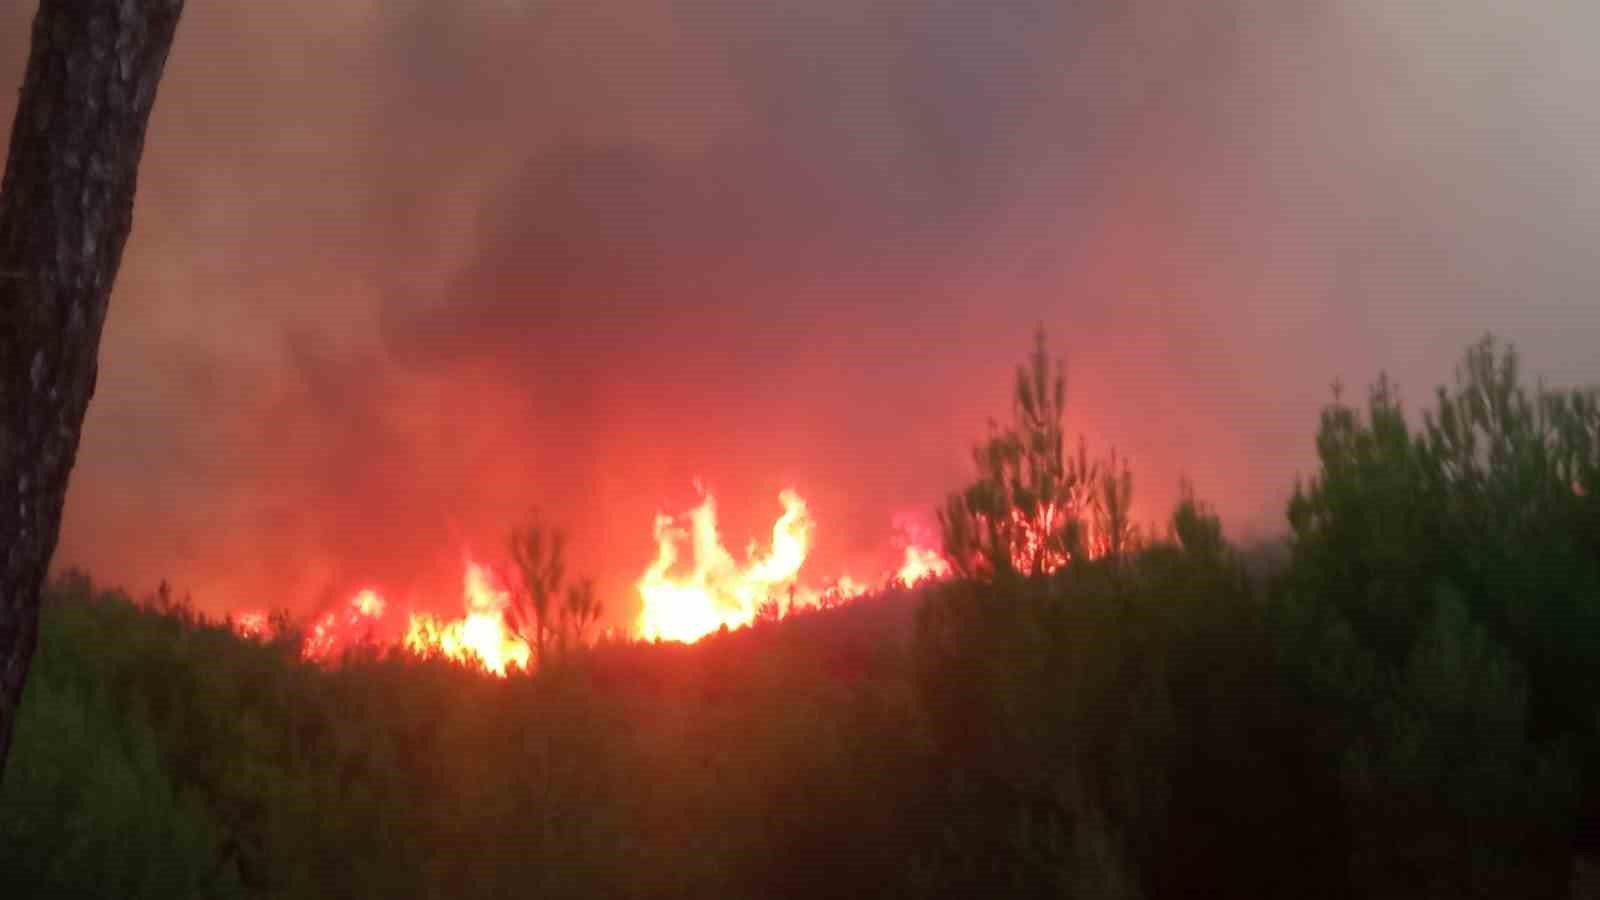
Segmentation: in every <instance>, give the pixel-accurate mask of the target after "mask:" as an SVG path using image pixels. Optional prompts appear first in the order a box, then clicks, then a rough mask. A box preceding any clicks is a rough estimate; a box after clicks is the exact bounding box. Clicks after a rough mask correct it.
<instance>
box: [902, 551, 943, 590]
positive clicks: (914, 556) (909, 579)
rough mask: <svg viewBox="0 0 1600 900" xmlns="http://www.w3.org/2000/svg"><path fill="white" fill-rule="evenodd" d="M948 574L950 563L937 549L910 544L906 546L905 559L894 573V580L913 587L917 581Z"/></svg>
mask: <svg viewBox="0 0 1600 900" xmlns="http://www.w3.org/2000/svg"><path fill="white" fill-rule="evenodd" d="M949 574H950V564H949V563H948V562H945V558H944V557H943V556H941V555H939V552H938V551H937V550H930V549H928V548H927V547H919V546H917V545H916V544H911V545H910V546H908V547H906V561H905V564H904V565H902V566H901V567H900V571H898V572H896V573H895V576H894V577H895V580H896V581H898V582H900V583H901V584H902V585H904V586H906V587H915V586H916V585H918V584H919V583H921V582H923V581H926V580H928V579H932V578H944V577H946V576H948V575H949Z"/></svg>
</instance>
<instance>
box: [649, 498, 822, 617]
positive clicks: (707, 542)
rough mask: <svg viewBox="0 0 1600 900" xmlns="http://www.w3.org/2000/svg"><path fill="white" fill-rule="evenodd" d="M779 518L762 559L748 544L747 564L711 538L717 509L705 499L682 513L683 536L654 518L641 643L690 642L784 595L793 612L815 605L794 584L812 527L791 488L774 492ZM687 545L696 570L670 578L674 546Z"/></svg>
mask: <svg viewBox="0 0 1600 900" xmlns="http://www.w3.org/2000/svg"><path fill="white" fill-rule="evenodd" d="M778 500H779V502H781V503H782V504H783V515H781V516H779V517H778V521H777V522H775V523H773V526H772V547H771V549H770V550H769V551H768V552H767V553H766V554H765V555H764V556H763V555H758V554H757V552H756V548H755V546H754V545H752V547H751V549H750V554H749V555H750V561H749V562H748V563H747V564H746V565H745V566H742V567H741V566H740V565H739V564H738V563H736V562H734V559H733V555H732V554H730V553H729V552H728V551H727V550H726V549H725V548H724V547H723V546H722V540H721V538H720V537H719V536H718V535H717V505H716V500H715V498H713V497H712V496H711V495H710V494H706V495H705V498H704V499H703V500H701V501H700V505H699V506H697V507H695V508H694V509H692V510H690V511H689V513H688V516H687V517H688V519H689V531H688V533H687V534H686V533H685V532H684V529H683V528H681V527H679V526H678V525H677V524H676V522H675V521H674V520H673V519H672V517H670V516H657V517H656V547H657V552H656V561H655V562H654V563H652V564H651V565H650V568H649V569H647V570H646V571H645V573H644V577H642V578H640V579H639V582H638V589H639V596H640V598H642V599H643V601H644V607H643V609H642V610H641V611H640V613H639V618H638V620H637V621H636V623H635V631H636V632H637V634H638V635H639V636H640V637H642V638H644V639H646V640H668V641H694V640H697V639H699V638H701V637H704V636H705V635H707V634H710V633H711V632H713V631H716V630H717V629H718V628H721V627H723V626H724V625H726V626H727V627H729V628H738V627H740V626H742V625H748V624H750V623H751V622H753V621H755V618H756V614H757V612H758V611H759V610H760V608H761V605H762V604H763V603H770V602H775V601H777V600H778V599H779V598H785V597H786V598H788V603H789V605H790V607H791V608H794V607H796V606H807V605H815V604H816V603H817V601H818V599H819V598H820V596H821V595H820V594H818V593H817V592H815V591H809V590H803V589H802V588H801V586H800V585H799V583H798V581H797V576H798V575H799V572H800V566H801V565H803V564H804V563H805V561H806V555H807V554H808V553H809V552H810V549H811V534H812V531H813V530H814V523H813V522H812V520H811V516H810V514H809V513H807V512H806V504H805V501H804V500H802V499H800V495H799V494H797V493H795V492H794V491H792V490H786V491H784V492H783V493H781V494H779V495H778ZM685 538H688V539H689V541H690V546H691V547H692V551H693V554H694V567H693V569H692V570H691V571H690V572H688V573H687V574H680V575H675V574H673V572H672V570H673V568H674V566H676V565H677V562H678V543H679V542H680V541H682V540H684V539H685Z"/></svg>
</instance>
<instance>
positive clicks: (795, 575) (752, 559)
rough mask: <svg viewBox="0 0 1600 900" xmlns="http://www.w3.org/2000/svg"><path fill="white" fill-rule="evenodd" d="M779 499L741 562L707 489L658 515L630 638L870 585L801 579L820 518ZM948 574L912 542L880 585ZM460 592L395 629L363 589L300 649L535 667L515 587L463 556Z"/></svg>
mask: <svg viewBox="0 0 1600 900" xmlns="http://www.w3.org/2000/svg"><path fill="white" fill-rule="evenodd" d="M778 501H779V503H780V504H781V505H782V506H783V513H782V515H780V516H779V517H778V519H777V521H775V522H774V523H773V525H772V538H771V542H770V544H769V545H768V546H767V547H766V548H765V549H764V550H763V549H762V548H761V547H760V546H758V545H757V544H756V543H755V542H751V545H750V547H749V549H748V550H747V552H746V560H745V562H744V563H743V564H741V563H739V562H738V561H737V560H735V558H734V556H733V554H732V553H729V552H728V550H727V549H726V548H725V547H724V546H723V544H722V538H721V536H720V535H719V534H718V532H717V506H716V500H715V498H713V497H712V496H711V495H710V494H709V493H707V494H703V495H702V498H701V501H700V504H699V505H698V506H696V507H695V508H694V509H692V510H690V511H689V512H687V513H685V514H684V515H682V516H680V517H673V516H666V515H658V516H657V517H656V521H655V537H656V558H655V561H654V562H653V563H651V564H650V566H649V568H648V569H646V571H645V573H644V575H643V576H642V577H641V578H640V579H639V581H638V582H637V584H636V587H637V588H638V591H639V597H640V599H641V601H642V608H641V610H640V612H639V615H638V618H637V619H636V620H635V622H634V628H633V630H634V633H635V635H637V636H638V637H640V638H643V639H645V640H666V641H684V642H689V641H695V640H698V639H699V638H701V637H704V636H705V635H707V634H710V633H711V632H714V631H716V630H718V629H720V628H722V627H724V626H726V627H728V628H739V627H742V626H745V625H749V624H751V623H753V622H755V621H756V620H757V619H759V618H762V617H763V616H782V615H786V614H788V613H790V612H794V611H796V610H800V609H808V608H814V607H827V606H831V605H833V604H836V603H841V602H844V601H847V600H851V599H853V598H855V597H859V596H861V595H863V594H866V593H867V592H868V591H869V590H871V588H870V586H869V585H867V584H864V583H862V582H860V581H857V580H855V579H853V578H851V577H850V576H849V575H842V576H840V577H839V578H837V579H835V580H834V581H833V582H832V583H831V584H828V586H827V587H825V588H824V589H821V590H818V589H816V588H813V587H810V586H808V585H805V584H803V583H802V582H801V581H800V569H801V567H802V566H803V565H804V564H805V561H806V557H807V556H808V555H809V554H810V552H811V546H812V537H813V534H814V533H815V530H816V523H815V522H814V521H813V520H812V518H811V515H810V512H809V511H808V510H807V508H806V503H805V501H804V500H803V499H801V497H800V495H799V494H798V493H796V492H795V491H793V490H786V491H783V492H782V493H781V494H779V495H778ZM684 544H687V545H688V547H689V552H690V559H689V565H688V566H687V567H685V566H682V565H680V560H681V556H680V549H681V546H682V545H684ZM685 568H687V571H684V569H685ZM949 574H950V565H949V563H948V562H947V561H946V560H945V559H944V557H943V556H941V555H940V554H939V553H938V552H937V551H935V550H931V549H928V548H927V547H925V546H922V545H920V544H919V543H918V542H917V541H916V540H908V541H907V545H906V547H905V558H904V562H903V564H902V565H901V566H900V568H899V570H898V571H897V572H896V573H894V574H893V575H892V576H885V578H884V579H883V580H882V582H881V583H898V584H902V585H905V586H907V587H911V586H913V585H916V584H918V583H920V582H922V581H925V580H927V579H931V578H944V577H946V576H948V575H949ZM461 594H462V601H463V604H464V606H465V608H466V611H465V614H464V615H463V616H461V617H459V618H449V617H447V616H441V615H437V614H433V613H428V612H410V613H408V615H407V616H406V619H405V624H404V626H403V627H401V626H400V625H399V624H397V623H395V622H393V621H391V619H390V618H389V617H388V615H389V612H390V607H391V605H390V604H389V603H388V602H387V601H386V600H385V599H384V596H383V594H382V593H380V592H379V591H378V590H377V589H376V588H365V589H362V590H360V591H358V592H357V593H356V594H355V595H354V596H352V597H351V598H350V599H349V600H348V601H347V602H346V603H344V604H341V605H340V606H338V607H336V608H335V609H332V610H330V611H328V612H326V613H324V614H322V615H321V616H319V617H317V618H316V619H314V620H313V621H312V622H311V623H310V625H309V626H308V627H307V629H306V632H305V638H304V641H303V642H302V645H301V655H302V656H303V657H304V658H305V659H308V660H311V661H313V662H318V663H322V664H332V663H335V662H337V661H338V660H339V659H340V658H342V657H343V655H344V653H345V651H346V650H348V649H350V648H352V647H356V646H360V645H364V644H365V645H375V644H378V643H379V642H380V640H381V639H386V640H387V642H388V643H389V644H391V645H394V646H398V647H399V648H401V649H403V650H404V651H405V652H408V653H411V654H414V655H417V656H423V657H426V656H441V657H444V658H446V659H451V660H456V661H458V662H462V663H465V664H468V665H472V666H476V667H479V668H482V669H483V670H484V671H486V672H490V673H493V674H495V675H501V676H504V675H506V674H507V673H509V672H510V671H512V670H514V669H529V668H531V667H532V665H533V664H534V662H535V661H534V660H533V658H532V652H531V650H530V648H529V646H528V643H527V642H526V641H525V640H523V639H522V637H521V636H519V635H518V634H517V633H516V632H515V630H513V629H512V628H511V626H510V624H509V622H508V619H507V613H508V612H510V607H511V604H512V599H511V598H512V595H511V591H510V590H509V589H508V588H507V587H506V586H505V585H504V584H503V583H502V582H501V580H500V579H499V578H498V577H497V576H496V574H495V571H494V570H493V569H492V568H491V567H489V566H487V565H484V564H482V563H479V562H476V561H474V560H472V559H467V560H466V564H465V574H464V576H463V579H462V587H461ZM230 625H231V627H232V628H233V630H234V631H235V632H237V633H238V634H240V635H243V636H245V637H249V638H254V639H258V640H260V639H265V638H267V637H268V636H270V634H271V632H272V627H271V622H270V621H269V619H268V617H267V616H266V615H265V614H264V613H261V612H245V613H241V614H238V615H235V616H233V617H232V618H231V619H230Z"/></svg>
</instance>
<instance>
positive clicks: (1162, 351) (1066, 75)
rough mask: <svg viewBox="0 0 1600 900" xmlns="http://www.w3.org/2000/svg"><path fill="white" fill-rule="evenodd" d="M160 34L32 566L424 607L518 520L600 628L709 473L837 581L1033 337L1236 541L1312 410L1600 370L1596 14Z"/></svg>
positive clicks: (521, 23)
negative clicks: (160, 69)
mask: <svg viewBox="0 0 1600 900" xmlns="http://www.w3.org/2000/svg"><path fill="white" fill-rule="evenodd" d="M32 6H33V4H32V3H31V2H24V0H0V72H10V73H12V74H10V75H5V76H4V77H10V78H18V77H19V76H20V73H21V67H22V63H23V58H24V54H25V51H26V32H27V25H28V22H29V19H30V17H31V12H32ZM187 16H188V18H187V20H186V21H185V22H184V24H183V26H182V29H181V31H180V35H179V40H178V45H177V48H176V50H175V52H174V55H173V58H172V61H171V64H170V67H169V72H168V77H167V81H166V82H165V84H164V85H163V95H162V98H161V101H160V103H159V104H158V108H157V114H156V119H155V122H154V125H153V130H152V133H151V137H150V143H149V146H148V150H147V154H146V166H145V170H144V178H143V182H142V186H141V192H140V196H139V206H138V211H137V223H136V229H135V235H134V239H133V241H132V243H131V244H130V250H129V253H128V257H127V261H126V264H125V266H124V271H123V275H122V279H121V281H120V283H119V286H118V291H117V295H116V298H115V301H114V303H113V312H112V315H111V320H110V323H109V325H108V333H107V336H106V343H105V348H104V354H103V373H102V374H103V377H102V379H101V388H100V393H99V396H98V397H97V398H96V400H95V403H94V405H93V408H92V410H91V413H90V420H89V424H88V428H87V431H86V435H85V443H84V447H83V451H82V455H81V459H80V464H79V468H78V470H77V472H76V473H75V476H74V482H73V489H72V496H71V498H70V501H69V509H68V517H67V526H66V528H67V531H66V534H65V536H64V541H63V545H62V548H61V552H60V554H59V562H61V563H63V564H66V563H80V564H86V565H88V566H90V567H91V568H92V569H93V570H94V571H95V572H97V573H99V574H101V575H103V576H105V577H107V578H111V579H114V580H121V581H125V582H128V583H130V584H131V585H134V586H136V587H139V588H148V587H149V586H150V585H151V584H153V583H154V581H155V580H156V579H158V578H160V577H162V576H163V575H165V576H169V577H170V578H172V580H173V581H174V582H175V583H176V584H178V585H179V586H180V587H192V588H193V589H194V590H195V591H196V594H197V600H198V602H199V603H200V604H201V605H202V606H203V607H205V608H209V609H217V610H220V609H224V608H228V607H233V606H238V605H243V604H245V603H250V604H258V603H277V604H281V605H287V606H292V607H297V608H304V607H305V606H307V605H309V604H311V603H313V602H317V600H318V598H320V597H321V596H323V595H324V593H325V592H327V591H336V590H342V589H344V588H346V587H348V586H349V585H351V584H353V583H356V582H359V581H365V580H378V581H381V582H382V583H384V584H386V585H391V586H393V587H394V588H395V589H396V590H405V589H411V590H418V591H422V590H429V589H437V588H438V586H439V585H440V584H441V583H443V582H444V581H445V580H447V579H449V578H451V577H453V575H452V574H451V571H452V569H453V568H454V567H455V565H456V564H457V563H458V562H459V555H460V553H461V552H462V548H463V545H470V546H471V547H473V548H483V547H488V548H490V549H492V548H494V547H495V546H496V544H497V542H498V540H499V538H498V537H497V535H498V534H500V533H501V532H502V531H503V529H504V528H505V527H506V525H507V524H508V523H510V522H511V521H513V520H514V519H515V518H516V517H517V516H519V515H520V514H521V513H522V512H523V511H525V510H526V509H527V508H528V507H529V506H530V505H533V504H538V505H540V506H542V507H543V508H545V509H546V510H547V511H548V512H549V513H551V514H552V515H553V516H555V517H556V518H558V519H560V520H562V521H565V522H567V523H569V524H570V526H571V527H572V529H573V531H574V532H575V535H574V536H575V539H576V541H577V543H578V546H579V547H580V548H581V549H580V559H579V560H578V562H579V564H580V567H582V568H585V569H588V570H590V571H594V572H595V573H596V574H599V575H601V576H602V586H603V588H604V589H605V590H606V591H607V593H608V594H609V595H610V601H611V605H612V608H613V609H616V610H620V612H619V615H626V614H627V613H628V612H629V611H630V610H629V609H628V604H629V603H630V602H631V600H630V598H629V597H628V594H627V588H628V585H629V582H630V581H631V579H632V578H634V577H635V576H637V574H638V573H639V572H640V571H641V570H642V568H643V566H644V564H645V563H646V562H647V561H648V559H649V557H650V555H651V552H652V544H651V539H650V522H651V518H652V516H653V514H654V512H655V511H656V510H657V509H658V508H666V509H669V510H671V509H676V508H682V507H684V506H686V505H687V504H689V503H690V502H692V500H693V491H692V488H691V487H690V483H691V481H692V480H693V479H695V478H701V479H704V480H705V481H706V482H707V483H708V485H709V486H710V487H712V488H713V489H714V490H716V492H717V493H718V496H719V498H720V499H721V500H722V501H723V503H722V505H723V508H724V510H725V519H726V524H727V529H726V530H727V532H728V535H729V538H730V541H729V542H730V544H733V545H735V546H739V545H742V543H743V541H744V540H745V539H746V538H747V537H752V536H760V534H761V529H762V528H763V527H764V524H765V523H769V522H770V519H771V517H772V515H774V514H775V513H776V506H775V503H774V498H775V495H776V493H777V491H778V489H779V488H781V487H784V486H787V485H790V484H793V485H795V486H797V487H798V488H799V489H800V490H801V492H802V493H803V494H804V495H806V496H807V497H808V498H809V499H810V500H811V501H812V504H813V507H814V511H815V513H816V515H817V518H818V520H819V523H820V527H821V534H820V540H821V541H822V542H823V544H822V547H821V548H819V553H820V554H821V556H822V559H820V560H819V564H821V565H822V566H823V567H824V568H826V567H828V566H832V567H835V568H838V567H851V568H852V569H853V570H854V571H857V572H870V571H871V570H872V567H873V566H882V565H885V564H886V563H887V562H888V560H889V559H890V554H892V549H890V547H889V538H890V537H891V530H890V521H891V518H892V517H893V516H894V515H896V514H899V513H904V512H907V511H914V510H918V509H924V510H925V509H927V508H928V507H929V506H931V504H932V503H933V502H935V501H936V500H937V499H938V497H939V496H940V495H941V494H942V493H943V492H944V491H945V490H947V489H949V488H952V487H954V486H955V485H956V484H957V482H958V481H959V479H960V478H961V477H962V476H963V475H964V474H965V469H964V465H965V447H966V446H967V444H968V443H969V442H970V441H971V440H972V439H973V438H975V437H977V436H979V435H980V434H981V431H982V426H983V423H984V421H985V419H986V418H987V417H988V416H990V415H996V414H1002V413H1003V412H1004V411H1005V407H1006V403H1007V396H1006V385H1007V381H1008V378H1007V373H1008V372H1009V370H1010V368H1011V367H1012V366H1014V365H1015V364H1016V363H1017V362H1018V361H1019V360H1020V359H1021V357H1022V355H1023V354H1024V353H1025V351H1026V349H1027V346H1028V340H1029V336H1030V332H1031V330H1032V329H1033V327H1035V326H1036V325H1038V324H1041V323H1042V324H1044V325H1045V326H1046V327H1047V328H1048V329H1049V331H1050V333H1051V335H1052V338H1053V340H1054V342H1055V344H1056V346H1057V347H1058V349H1060V350H1061V351H1063V352H1064V353H1065V355H1066V357H1067V359H1068V366H1069V370H1070V388H1069V390H1070V394H1071V403H1070V408H1071V410H1072V414H1073V415H1075V417H1076V423H1075V426H1076V429H1077V430H1081V431H1083V432H1085V433H1086V434H1087V436H1088V437H1089V440H1090V443H1091V446H1092V447H1094V448H1096V449H1105V448H1109V447H1111V446H1113V445H1114V446H1115V447H1117V448H1118V450H1119V451H1121V452H1122V453H1124V454H1125V455H1128V456H1130V457H1131V458H1132V461H1133V464H1134V468H1135V471H1136V474H1137V476H1138V490H1139V492H1140V494H1141V498H1142V502H1141V511H1142V513H1143V514H1144V515H1145V516H1147V517H1149V518H1152V519H1153V518H1156V517H1158V516H1160V515H1161V514H1162V513H1163V511H1164V509H1165V507H1166V505H1167V503H1168V502H1169V501H1170V499H1171V497H1172V496H1173V494H1174V488H1175V485H1176V483H1177V480H1178V478H1179V476H1180V475H1183V476H1187V477H1189V478H1190V479H1192V480H1193V481H1194V482H1195V483H1196V485H1197V487H1198V489H1199V490H1200V492H1201V493H1202V495H1204V496H1206V497H1208V498H1210V499H1212V500H1214V501H1215V502H1216V503H1217V504H1218V505H1219V507H1220V508H1221V509H1222V510H1223V512H1224V513H1225V515H1226V518H1227V519H1228V521H1229V523H1230V525H1231V526H1232V527H1233V528H1234V529H1235V530H1236V531H1253V532H1258V533H1259V532H1267V531H1271V530H1274V529H1277V528H1278V527H1279V526H1278V523H1279V522H1281V518H1282V517H1281V512H1282V502H1283V500H1284V498H1285V495H1286V492H1287V489H1288V486H1289V484H1290V483H1291V481H1292V479H1293V477H1294V475H1295V473H1296V472H1303V471H1306V470H1307V469H1309V467H1310V466H1311V464H1312V461H1313V460H1312V444H1311V438H1312V434H1313V429H1314V427H1315V421H1316V411H1317V408H1318V406H1319V404H1321V403H1322V402H1323V401H1324V400H1325V399H1326V397H1327V388H1328V385H1329V384H1330V383H1331V382H1332V381H1333V380H1334V379H1335V378H1342V379H1344V380H1345V381H1346V382H1347V383H1351V384H1355V385H1359V384H1361V383H1364V382H1365V381H1367V380H1369V379H1370V378H1371V377H1373V376H1374V375H1376V373H1377V372H1378V371H1379V370H1380V369H1387V370H1389V371H1390V373H1391V374H1392V375H1394V376H1395V377H1397V378H1398V379H1399V380H1400V381H1401V383H1402V385H1403V386H1404V387H1405V388H1406V392H1407V396H1408V397H1409V398H1410V399H1411V400H1412V402H1414V403H1421V402H1424V401H1425V400H1426V398H1427V395H1428V392H1429V389H1430V388H1431V386H1432V385H1433V384H1435V383H1438V382H1440V381H1441V380H1444V379H1446V378H1448V377H1449V371H1450V366H1451V364H1452V363H1453V362H1454V360H1455V358H1456V356H1457V355H1458V354H1459V352H1460V351H1461V349H1462V348H1463V347H1464V346H1465V345H1466V344H1467V343H1468V342H1470V341H1471V340H1473V339H1474V338H1475V337H1476V336H1478V335H1480V334H1482V333H1483V332H1485V331H1494V332H1496V333H1498V334H1500V335H1502V336H1504V337H1507V338H1509V339H1512V340H1514V341H1515V342H1516V343H1517V344H1518V345H1519V347H1520V348H1521V349H1522V350H1523V351H1524V354H1525V356H1526V358H1527V359H1528V361H1529V362H1530V363H1531V364H1532V365H1533V366H1534V367H1535V368H1536V369H1538V370H1539V371H1540V372H1542V373H1543V374H1544V375H1546V376H1547V377H1548V378H1549V379H1550V380H1551V381H1554V382H1564V383H1572V382H1587V381H1597V380H1600V355H1597V354H1596V353H1595V352H1594V347H1595V338H1596V335H1600V302H1597V301H1596V290H1595V288H1596V287H1597V280H1600V263H1597V262H1596V260H1595V255H1594V252H1593V249H1592V248H1593V247H1594V246H1596V243H1597V240H1596V239H1597V238H1600V175H1597V170H1596V169H1595V167H1594V166H1593V165H1592V162H1591V161H1592V160H1593V159H1596V158H1600V111H1597V107H1596V106H1595V104H1594V103H1593V102H1592V98H1593V97H1594V96H1595V95H1596V89H1597V88H1600V59H1597V58H1596V57H1595V56H1594V54H1592V53H1590V52H1589V51H1588V48H1590V47H1592V46H1593V45H1594V42H1595V41H1596V40H1597V39H1600V11H1596V9H1595V8H1594V7H1593V5H1592V4H1588V3H1583V2H1575V0H1574V2H1561V0H1535V2H1520V3H1512V2H1505V0H1450V2H1445V0H1410V2H1406V3H1394V2H1392V0H1351V2H1346V3H1342V4H1327V3H1316V2H1309V0H1306V2H1302V0H1226V2H1220V3H1209V4H1189V3H1179V2H1174V0H1161V2H1157V0H1134V2H1099V3H1088V2H1084V3H1061V2H1046V0H1001V2H977V0H963V2H954V0H875V2H865V3H862V2H851V3H845V2H827V0H824V2H817V0H811V2H804V3H799V2H796V3H789V2H784V3H766V4H752V3H743V2H734V0H696V2H675V3H668V2H664V0H643V2H623V0H585V2H567V0H559V2H543V3H535V2H519V0H459V2H452V3H445V2H425V0H400V2H376V0H314V2H313V0H279V2H275V3H270V4H251V3H241V2H232V3H206V4H192V5H191V7H190V9H189V11H188V13H187ZM10 104H11V94H10V92H4V94H3V97H0V115H3V116H4V121H6V122H9V120H10V113H11V106H10Z"/></svg>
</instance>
